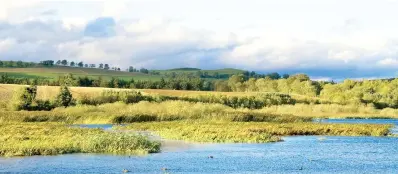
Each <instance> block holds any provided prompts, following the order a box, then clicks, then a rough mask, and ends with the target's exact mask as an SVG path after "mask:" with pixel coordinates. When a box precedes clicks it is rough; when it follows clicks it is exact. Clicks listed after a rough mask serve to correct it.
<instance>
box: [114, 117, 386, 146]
mask: <svg viewBox="0 0 398 174" xmlns="http://www.w3.org/2000/svg"><path fill="white" fill-rule="evenodd" d="M391 127H392V125H371V124H355V125H351V124H317V123H254V122H203V121H199V122H188V121H174V122H151V123H134V124H131V125H128V126H127V127H118V128H117V129H128V130H139V131H155V132H157V133H158V134H159V135H160V136H162V137H164V138H167V139H175V140H186V141H193V142H217V143H219V142H222V143H224V142H232V143H238V142H241V143H264V142H276V141H280V140H281V138H280V136H292V135H333V136H334V135H336V136H386V135H388V134H389V128H391Z"/></svg>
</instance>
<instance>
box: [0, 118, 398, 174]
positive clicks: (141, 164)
mask: <svg viewBox="0 0 398 174" xmlns="http://www.w3.org/2000/svg"><path fill="white" fill-rule="evenodd" d="M344 121H348V122H351V123H358V122H362V121H367V122H366V123H380V122H383V123H384V121H387V120H373V121H374V122H372V121H371V120H357V121H358V122H355V120H327V122H344ZM325 122H326V121H325ZM397 122H398V121H397V120H390V122H388V123H394V124H396V123H397ZM321 137H322V140H321V139H320V138H321ZM284 140H285V141H284V142H278V143H266V144H188V143H181V142H180V141H175V142H176V143H177V145H175V146H174V147H175V148H174V149H167V148H166V149H162V151H163V152H162V153H157V154H150V155H147V156H139V157H129V156H117V155H104V154H70V155H58V156H33V157H15V158H0V173H1V172H29V173H122V170H123V169H127V170H129V171H131V173H164V171H162V170H161V168H163V167H165V168H167V169H169V170H167V172H168V173H184V174H185V173H382V172H383V173H397V171H398V162H397V161H398V138H394V137H342V136H338V137H330V136H327V137H324V136H296V137H284ZM181 144H185V145H186V146H181ZM210 155H211V156H214V158H208V157H209V156H210Z"/></svg>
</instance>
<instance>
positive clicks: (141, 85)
mask: <svg viewBox="0 0 398 174" xmlns="http://www.w3.org/2000/svg"><path fill="white" fill-rule="evenodd" d="M0 83H4V84H23V85H48V86H62V85H67V86H84V87H106V88H136V89H173V90H197V91H210V90H213V89H214V83H213V82H210V81H206V80H203V79H200V78H188V77H183V76H181V77H178V78H173V79H164V78H161V79H160V80H159V81H150V80H134V79H133V78H131V79H130V80H124V79H119V78H115V77H112V78H111V79H110V80H109V79H108V80H107V79H104V78H103V77H98V78H96V79H94V78H89V77H75V76H73V75H72V74H66V75H65V76H60V77H59V78H58V79H57V80H48V79H44V78H16V77H12V76H8V75H7V74H6V73H3V74H0Z"/></svg>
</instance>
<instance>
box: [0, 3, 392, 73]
mask: <svg viewBox="0 0 398 174" xmlns="http://www.w3.org/2000/svg"><path fill="white" fill-rule="evenodd" d="M396 9H398V1H396V0H322V1H319V0H277V1H276V0H217V1H214V0H190V1H186V0H80V1H55V0H29V1H26V0H12V1H10V0H0V59H1V60H10V59H13V60H25V61H39V60H44V59H54V60H57V59H68V60H74V61H84V62H86V63H101V62H103V63H111V64H113V65H115V66H121V67H127V65H133V66H136V67H146V68H150V69H167V68H176V67H197V68H202V69H213V68H226V67H232V68H241V69H247V70H255V71H259V72H274V71H277V72H281V73H284V72H287V73H299V72H304V73H308V74H310V75H311V76H312V77H315V78H320V79H342V78H380V77H395V76H396V75H398V74H397V67H398V23H397V22H396V17H397V16H398V11H397V10H396Z"/></svg>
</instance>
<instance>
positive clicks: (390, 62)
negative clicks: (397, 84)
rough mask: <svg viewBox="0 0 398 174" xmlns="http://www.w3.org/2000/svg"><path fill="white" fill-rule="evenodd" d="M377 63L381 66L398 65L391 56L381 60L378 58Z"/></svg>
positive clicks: (397, 61)
mask: <svg viewBox="0 0 398 174" xmlns="http://www.w3.org/2000/svg"><path fill="white" fill-rule="evenodd" d="M377 64H379V65H382V66H395V67H396V66H398V60H397V59H393V58H386V59H383V60H379V61H378V62H377Z"/></svg>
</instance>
